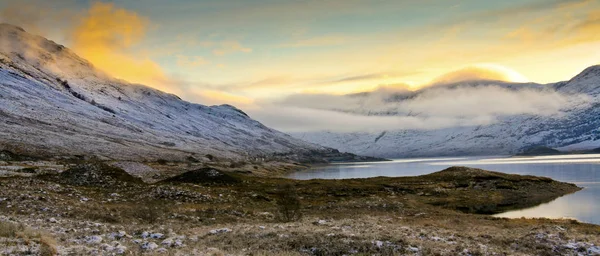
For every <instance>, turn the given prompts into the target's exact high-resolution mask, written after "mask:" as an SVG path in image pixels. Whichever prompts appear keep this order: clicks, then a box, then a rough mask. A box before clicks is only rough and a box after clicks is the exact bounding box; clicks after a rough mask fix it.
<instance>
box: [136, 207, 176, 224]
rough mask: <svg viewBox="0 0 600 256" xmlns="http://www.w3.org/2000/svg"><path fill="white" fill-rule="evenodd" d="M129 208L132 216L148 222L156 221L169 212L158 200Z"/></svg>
mask: <svg viewBox="0 0 600 256" xmlns="http://www.w3.org/2000/svg"><path fill="white" fill-rule="evenodd" d="M136 206H137V205H136ZM131 210H132V215H133V217H134V218H136V219H139V220H141V221H143V222H145V223H148V224H154V223H157V222H158V220H159V219H160V218H161V217H162V216H164V215H168V214H169V213H170V211H169V209H168V208H167V207H166V206H165V205H163V204H161V203H159V202H149V203H147V204H145V205H139V207H135V209H131Z"/></svg>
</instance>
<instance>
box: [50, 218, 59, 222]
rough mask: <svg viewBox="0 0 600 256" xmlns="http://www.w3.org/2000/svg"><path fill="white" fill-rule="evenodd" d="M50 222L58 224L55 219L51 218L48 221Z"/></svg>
mask: <svg viewBox="0 0 600 256" xmlns="http://www.w3.org/2000/svg"><path fill="white" fill-rule="evenodd" d="M48 222H50V223H58V220H56V219H55V218H50V219H48Z"/></svg>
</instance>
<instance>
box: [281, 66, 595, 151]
mask: <svg viewBox="0 0 600 256" xmlns="http://www.w3.org/2000/svg"><path fill="white" fill-rule="evenodd" d="M443 86H444V87H446V88H475V87H478V88H479V87H485V86H494V87H500V88H504V89H508V90H515V91H519V90H524V89H527V90H530V91H540V92H552V93H557V94H559V95H563V96H571V97H574V98H577V97H587V98H588V100H587V103H586V104H579V102H577V101H571V102H567V103H566V105H565V106H564V109H562V110H561V111H560V113H558V114H554V115H539V114H518V115H504V116H500V117H498V120H497V121H496V122H493V123H491V124H488V125H464V126H458V127H452V128H443V129H421V130H417V129H394V128H393V127H385V128H382V129H381V130H380V131H378V132H331V131H317V132H299V133H293V134H292V135H293V136H295V137H297V138H300V139H303V140H307V141H310V142H313V143H318V144H320V145H324V146H329V147H333V148H336V149H339V150H342V151H346V152H352V153H361V154H366V155H372V156H378V157H386V158H394V157H422V156H462V155H513V154H518V153H522V152H528V151H530V150H531V149H532V148H538V147H547V148H553V149H557V150H560V151H563V152H565V151H581V150H593V149H596V148H600V118H598V117H599V116H600V103H597V102H599V100H600V66H593V67H589V68H587V69H585V70H584V71H583V72H581V73H580V74H579V75H577V76H575V77H574V78H573V79H571V80H569V81H564V82H558V83H553V84H535V83H509V82H500V81H470V82H461V83H456V84H449V85H443ZM436 89H437V88H436V87H433V88H426V89H422V90H419V91H416V92H402V93H397V94H391V95H389V96H388V97H387V99H386V101H388V102H403V101H407V100H411V99H415V98H418V97H420V96H422V95H424V94H426V93H427V92H429V91H431V90H436ZM352 97H357V96H356V95H353V96H352ZM345 112H347V111H345ZM350 112H351V113H354V114H360V115H383V116H404V117H405V116H410V115H411V114H413V113H403V112H399V111H397V110H388V111H379V112H377V111H375V112H373V111H372V110H370V109H355V110H352V111H350Z"/></svg>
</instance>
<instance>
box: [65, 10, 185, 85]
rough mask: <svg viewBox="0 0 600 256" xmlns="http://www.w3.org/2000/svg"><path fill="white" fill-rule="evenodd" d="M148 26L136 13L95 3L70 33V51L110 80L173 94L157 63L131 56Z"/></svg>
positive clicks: (144, 19)
mask: <svg viewBox="0 0 600 256" xmlns="http://www.w3.org/2000/svg"><path fill="white" fill-rule="evenodd" d="M148 25H149V21H148V19H146V18H144V17H141V16H139V15H137V14H136V13H135V12H131V11H128V10H126V9H122V8H117V7H115V6H114V5H113V4H111V3H102V2H96V3H94V4H93V5H92V6H91V8H90V9H89V10H88V11H87V13H86V14H85V15H84V16H82V17H81V18H80V19H79V22H78V24H77V25H76V26H75V28H74V29H73V30H72V32H71V34H70V37H71V40H72V47H73V50H74V51H75V52H76V53H77V54H79V55H80V56H82V57H83V58H85V59H87V60H88V61H90V62H91V63H92V64H93V65H94V66H95V67H96V68H98V69H100V70H102V71H104V72H106V73H107V74H109V75H111V76H114V77H116V78H120V79H123V80H126V81H129V82H133V83H140V84H144V85H148V86H152V87H155V88H157V89H160V90H164V91H169V92H173V90H174V88H172V87H171V86H168V85H167V84H168V82H167V81H168V80H169V79H168V78H167V76H166V75H165V73H164V71H163V70H162V68H161V67H160V66H159V65H158V64H157V63H156V62H154V61H152V60H151V59H149V58H147V57H140V56H136V55H135V54H132V47H133V46H135V45H136V44H138V43H139V42H140V41H141V40H142V39H143V38H144V36H145V34H146V30H147V27H148Z"/></svg>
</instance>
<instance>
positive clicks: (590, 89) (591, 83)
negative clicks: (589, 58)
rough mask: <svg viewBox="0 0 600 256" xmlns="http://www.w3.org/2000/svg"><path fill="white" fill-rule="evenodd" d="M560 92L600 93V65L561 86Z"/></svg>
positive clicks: (590, 68)
mask: <svg viewBox="0 0 600 256" xmlns="http://www.w3.org/2000/svg"><path fill="white" fill-rule="evenodd" d="M559 90H561V91H564V92H570V93H586V94H590V95H597V94H599V93H600V65H594V66H591V67H588V68H586V69H585V70H583V71H581V73H579V74H578V75H576V76H575V77H573V78H572V79H571V80H569V81H568V82H566V83H564V84H561V86H560V87H559Z"/></svg>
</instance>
